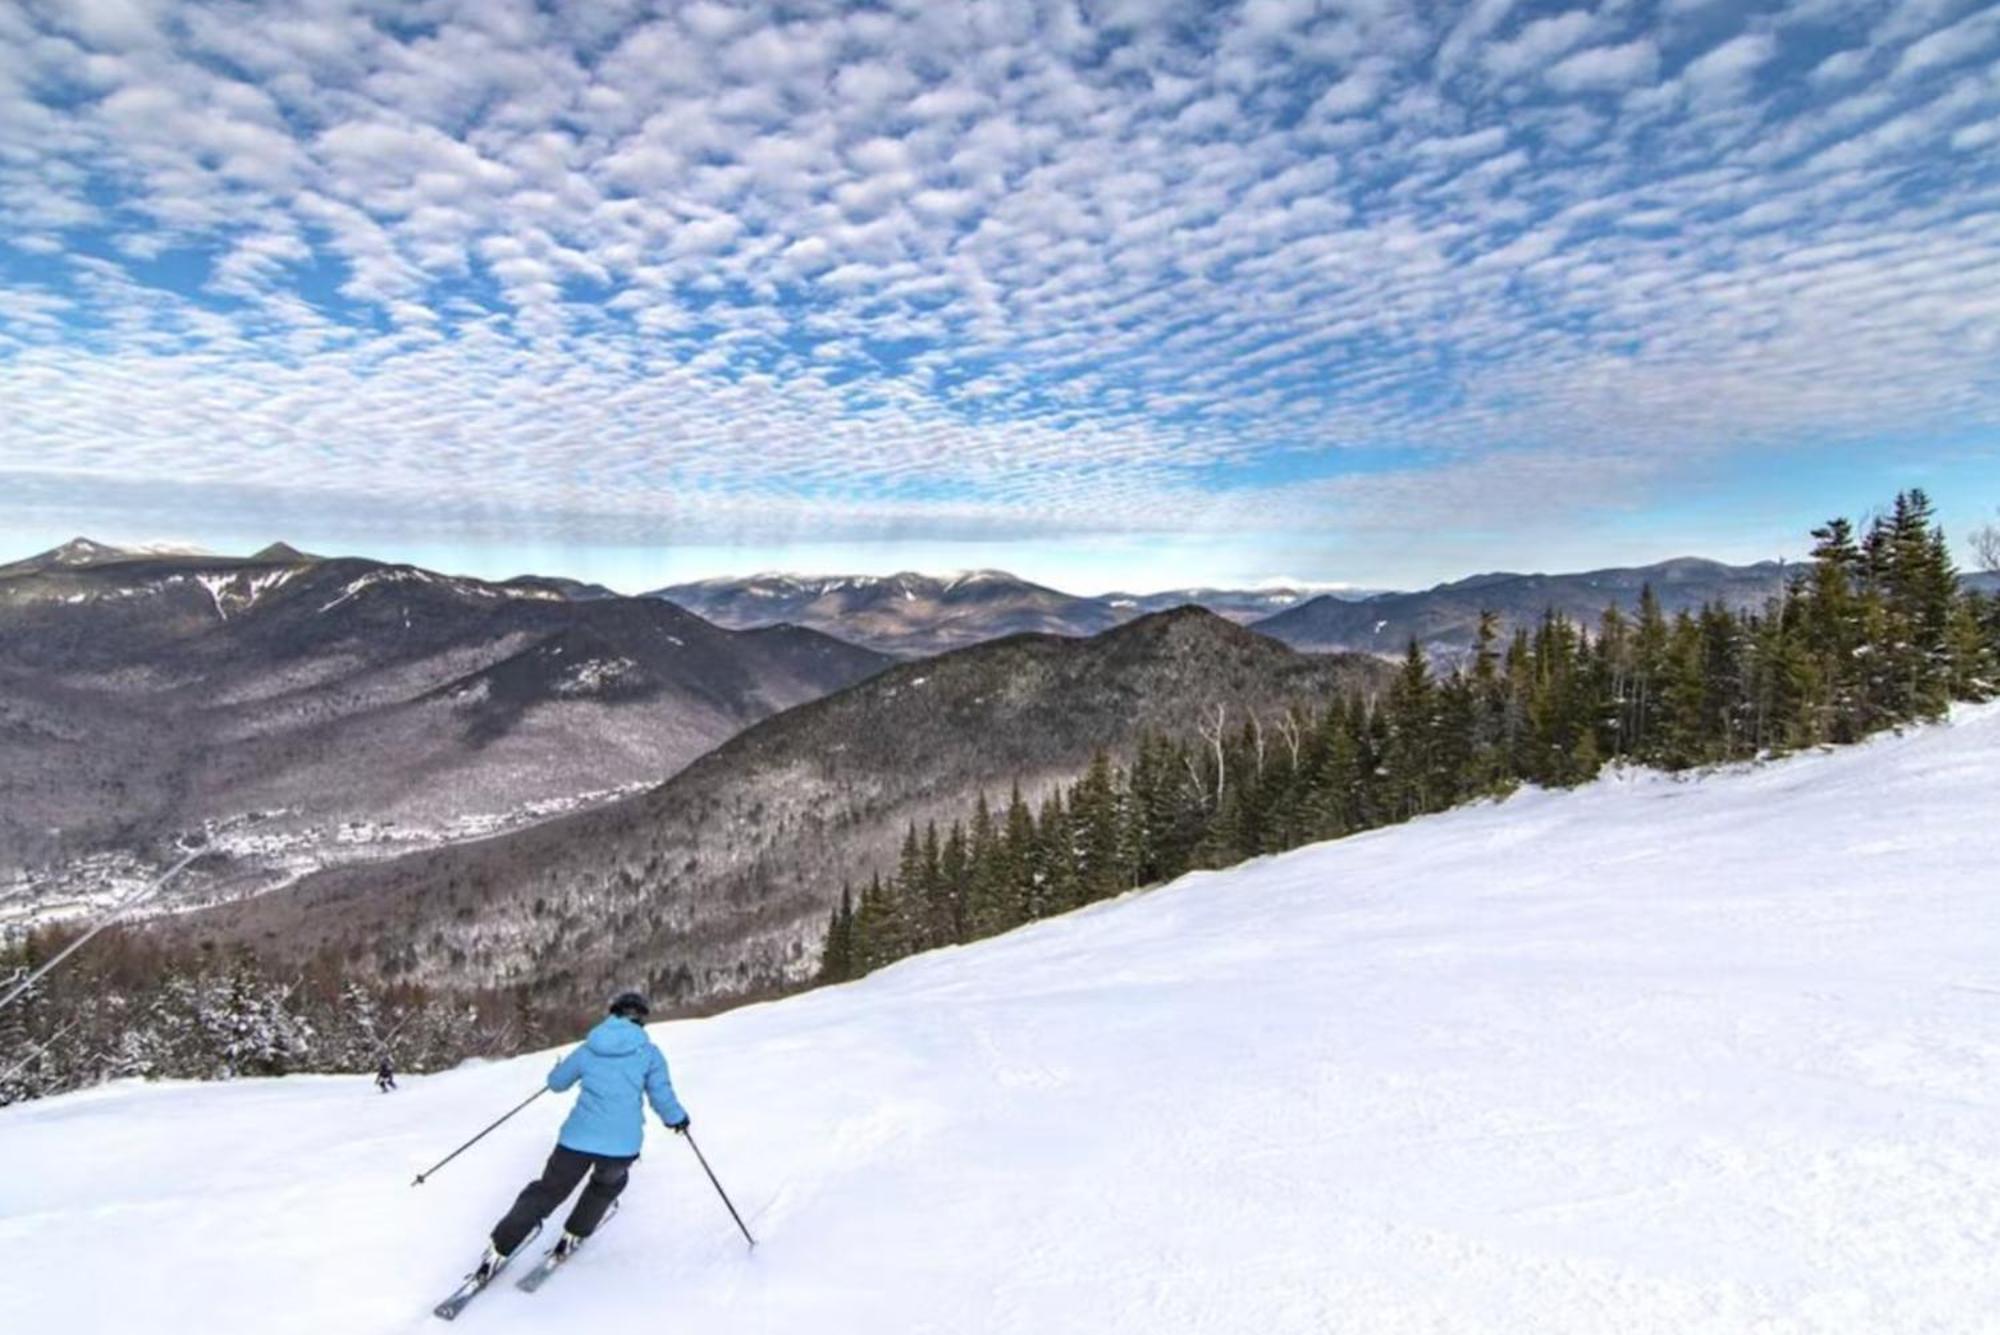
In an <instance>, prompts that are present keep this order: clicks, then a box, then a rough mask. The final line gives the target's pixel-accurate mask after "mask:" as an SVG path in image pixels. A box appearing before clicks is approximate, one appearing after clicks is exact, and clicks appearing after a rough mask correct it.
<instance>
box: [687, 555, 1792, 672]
mask: <svg viewBox="0 0 2000 1335" xmlns="http://www.w3.org/2000/svg"><path fill="white" fill-rule="evenodd" d="M1790 569H1791V568H1790V567H1788V566H1786V565H1785V564H1784V563H1783V562H1780V561H1766V562H1761V563H1759V564H1756V565H1750V566H1731V565H1724V564H1722V563H1721V562H1718V561H1706V560H1702V559H1699V558H1696V557H1682V558H1678V559H1676V560H1671V561H1662V562H1660V563H1658V564H1655V565H1649V566H1637V567H1620V568H1615V569H1605V570H1589V571H1584V572H1582V573H1579V574H1557V575H1546V574H1518V573H1513V572H1504V571H1503V572H1495V573H1491V574H1484V575H1474V576H1472V577H1470V578H1467V579H1461V580H1455V581H1453V582H1451V583H1447V584H1439V585H1437V586H1436V587H1434V588H1430V589H1425V590H1421V591H1418V592H1411V593H1367V592H1363V591H1358V590H1356V591H1342V592H1339V593H1321V594H1318V595H1314V594H1312V593H1310V592H1309V591H1306V590H1303V589H1300V588H1275V589H1221V588H1190V589H1177V590H1169V591H1166V592H1162V593H1151V594H1124V593H1112V594H1104V595H1102V596H1097V597H1084V596H1080V595H1076V594H1069V593H1063V592H1061V591H1059V590H1056V589H1051V588H1047V587H1045V586H1043V585H1039V584H1034V583H1031V582H1029V581H1027V580H1023V579H1020V578H1018V577H1017V576H1014V575H1010V574H1008V573H1006V572H1005V571H999V570H977V571H972V572H970V573H967V574H962V575H956V576H951V577H948V578H936V577H932V576H927V575H918V574H910V573H905V574H900V575H886V576H868V575H850V576H840V577H824V578H822V577H807V576H799V575H757V576H752V577H750V578H747V579H712V580H703V581H700V582H698V583H693V584H677V585H672V586H670V587H667V588H664V589H656V590H654V591H653V593H652V594H651V595H650V596H652V597H656V598H664V599H667V600H669V601H671V602H674V603H677V604H679V605H680V606H683V607H686V608H688V609H689V610H690V611H693V612H696V613H698V614H700V615H701V616H704V617H707V618H708V619H709V620H711V621H714V622H716V623H717V624H719V625H724V626H730V627H734V628H738V629H742V628H748V627H753V626H772V625H801V626H810V627H812V628H813V629H815V630H819V631H824V632H825V633H826V634H828V635H834V636H838V637H840V638H842V639H846V640H849V641H852V642H853V643H856V644H865V645H868V646H869V647H871V648H874V649H877V650H880V651H881V652H884V653H891V654H897V655H899V656H905V657H911V656H921V655H924V654H928V653H936V652H940V651H942V650H944V649H949V648H956V647H960V646H963V645H965V644H972V643H977V642H979V641H981V640H987V639H993V638H995V637H997V636H1000V635H1006V634H1012V633H1015V632H1017V631H1023V630H1035V631H1043V632H1047V633H1050V634H1057V635H1094V634H1097V633H1098V632H1100V631H1102V630H1105V629H1107V628H1109V627H1111V626H1115V625H1119V624H1122V623H1123V622H1125V621H1128V620H1131V619H1132V618H1134V617H1139V616H1144V615H1146V614H1148V613H1151V612H1158V611H1163V610H1165V609H1167V608H1170V607H1179V606H1183V605H1189V604H1192V605H1195V606H1199V607H1203V608H1206V609H1207V610H1209V611H1210V612H1214V613H1216V614H1217V615H1219V616H1223V617H1226V618H1228V619H1229V620H1232V621H1236V622H1239V623H1241V624H1244V625H1247V626H1250V627H1251V628H1252V629H1254V630H1256V631H1257V632H1258V633H1259V634H1261V635H1268V636H1270V637H1271V638H1272V639H1275V640H1279V641H1282V642H1283V643H1285V644H1289V645H1291V646H1292V647H1293V648H1295V649H1307V650H1312V651H1315V652H1327V653H1372V654H1388V655H1393V654H1400V653H1402V651H1403V650H1404V648H1405V647H1406V646H1407V645H1408V644H1409V641H1410V640H1411V639H1412V638H1414V639H1416V640H1417V641H1418V642H1419V643H1420V644H1422V645H1424V646H1425V647H1426V648H1427V649H1430V650H1432V651H1433V652H1435V653H1437V654H1438V655H1439V656H1440V657H1441V658H1445V659H1449V658H1452V657H1455V656H1458V655H1460V654H1462V653H1464V652H1465V651H1466V650H1467V649H1469V648H1470V647H1471V645H1472V641H1473V637H1474V634H1475V633H1476V632H1477V630H1478V626H1479V615H1480V613H1481V612H1482V611H1487V610H1490V611H1493V612H1497V613H1498V614H1499V615H1500V619H1501V624H1502V626H1503V627H1504V628H1512V627H1514V626H1519V625H1524V624H1530V623H1532V622H1533V621H1534V620H1535V619H1537V618H1539V617H1540V616H1541V615H1542V614H1543V613H1544V612H1546V611H1547V610H1549V609H1550V608H1554V609H1556V610H1558V611H1560V612H1562V613H1564V614H1565V615H1567V616H1569V617H1571V618H1573V619H1576V620H1579V621H1582V622H1584V623H1586V624H1592V625H1594V624H1595V623H1596V621H1597V619H1598V617H1599V616H1600V615H1601V614H1602V613H1603V611H1604V609H1605V608H1606V607H1607V606H1608V605H1610V604H1613V603H1616V604H1618V605H1619V606H1620V607H1621V608H1623V609H1625V610H1626V611H1631V610H1633V609H1634V608H1636V607H1637V606H1638V602H1639V592H1640V590H1641V589H1642V588H1644V587H1645V586H1647V585H1651V586H1652V588H1653V591H1654V593H1655V594H1656V595H1657V596H1658V597H1659V599H1660V604H1661V606H1662V608H1663V609H1664V610H1665V611H1666V612H1667V614H1668V615H1672V614H1674V613H1676V612H1680V611H1684V610H1685V611H1692V610H1696V609H1698V608H1700V607H1701V606H1703V605H1704V604H1706V603H1711V602H1720V603H1723V604H1726V605H1728V606H1730V607H1745V606H1757V605H1760V604H1762V603H1763V602H1764V601H1765V600H1766V599H1768V598H1771V597H1773V596H1775V595H1776V594H1777V593H1779V592H1780V591H1781V590H1782V589H1783V588H1784V583H1785V579H1786V578H1787V576H1788V574H1789V573H1790Z"/></svg>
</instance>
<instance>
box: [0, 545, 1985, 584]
mask: <svg viewBox="0 0 2000 1335" xmlns="http://www.w3.org/2000/svg"><path fill="white" fill-rule="evenodd" d="M77 541H83V542H90V543H93V544H96V545H99V546H103V547H108V548H115V549H117V550H119V551H126V552H132V553H134V554H137V555H158V556H162V557H170V556H189V557H213V558H216V559H220V560H247V559H249V558H250V557H252V556H254V555H255V554H256V553H257V552H260V551H263V550H264V549H266V548H268V547H271V546H274V545H277V544H280V543H282V544H283V545H285V546H288V547H291V548H292V549H294V550H296V551H301V552H304V553H307V554H309V555H311V556H313V557H315V558H318V559H323V560H341V559H347V560H363V561H376V562H380V563H383V564H387V565H411V566H418V567H421V568H423V569H426V570H431V571H434V572H436V573H438V574H442V575H452V576H461V577H466V578H471V579H478V580H483V581H486V582H488V583H503V582H505V581H507V580H510V579H521V578H545V579H565V580H575V581H576V582H578V583H583V584H594V585H599V586H601V587H603V588H606V589H609V590H611V591H612V592H613V593H616V594H618V595H620V596H622V597H644V596H646V595H648V594H651V593H654V592H656V591H658V590H660V589H662V588H668V587H672V586H675V585H688V584H699V583H705V582H732V583H747V582H752V581H755V580H759V579H801V580H838V579H875V580H881V579H891V578H894V577H896V576H898V575H913V576H920V577H923V578H926V579H935V580H945V581H949V580H952V579H957V578H963V577H965V576H968V575H976V574H982V573H990V574H996V575H1004V576H1007V577H1009V578H1012V579H1017V580H1021V581H1023V582H1025V583H1029V584H1035V585H1039V586H1041V587H1043V588H1048V589H1052V590H1054V591H1055V592H1057V593H1062V594H1066V595H1069V596H1071V597H1077V598H1092V599H1103V598H1110V597H1115V596H1119V595H1131V596H1135V597H1157V596H1159V595H1161V594H1169V593H1180V592H1197V591H1201V590H1210V591H1216V592H1263V591H1271V592H1275V591H1280V590H1289V591H1293V592H1298V593H1303V594H1307V595H1308V596H1317V595H1319V594H1351V595H1355V596H1359V597H1368V596H1374V595H1378V594H1397V593H1422V592H1425V591H1427V590H1429V589H1434V588H1437V587H1439V586H1440V585H1445V584H1452V583H1457V582H1459V581H1461V580H1466V579H1474V578H1479V577H1482V576H1538V575H1542V576H1561V575H1579V574H1591V573H1596V572H1600V571H1607V570H1633V569H1648V568H1652V567H1655V566H1661V565H1666V564H1669V563H1672V562H1675V561H1683V560H1699V561H1715V562H1716V563H1717V564H1720V565H1726V566H1731V567H1734V568H1738V569H1742V568H1747V567H1750V566H1755V565H1762V564H1767V563H1768V564H1778V565H1793V564H1797V563H1798V562H1799V561H1800V560H1801V559H1802V558H1801V557H1795V556H1782V555H1781V556H1767V557H1761V558H1757V559H1754V560H1749V561H1727V560H1722V559H1720V558H1717V557H1712V556H1709V555H1706V554H1704V553H1701V552H1693V551H1681V552H1677V553H1675V554H1674V555H1672V556H1663V557H1659V558H1657V559H1654V560H1646V561H1631V562H1616V563H1611V564H1588V565H1579V566H1572V567H1561V568H1554V567H1550V568H1528V567H1518V568H1515V567H1494V568H1489V569H1484V570H1466V571H1462V572H1460V573H1458V574H1456V575H1452V576H1449V577H1447V578H1444V579H1439V580H1433V581H1431V582H1429V583H1427V584H1421V585H1410V586H1403V587H1393V588H1392V587H1386V586H1381V585H1360V584H1350V583H1340V582H1331V581H1309V580H1299V579H1288V578H1285V577H1282V576H1266V577H1263V578H1260V579H1252V580H1228V581H1217V580H1213V579H1210V580H1202V581H1196V582H1187V581H1176V582H1173V583H1169V584H1161V585H1158V586H1156V587H1130V586H1120V587H1115V588H1104V589H1097V590H1095V591H1084V589H1083V588H1080V587H1075V586H1065V585H1063V584H1060V583H1054V582H1051V581H1049V580H1045V579H1038V578H1035V577H1034V576H1032V575H1028V574H1024V573H1023V572H1021V571H1017V570H1010V569H1006V568H1004V567H996V566H967V567H957V568H942V567H933V568H921V567H909V566H903V567H898V568H895V569H881V570H857V569H833V570H822V571H814V570H800V569H776V568H765V569H758V570H741V569H738V570H731V571H725V572H723V573H718V574H711V575H695V576H690V577H687V578H681V579H672V580H666V581H662V582H661V583H658V584H648V585H645V586H644V587H633V588H620V587H618V586H617V585H614V584H611V583H608V582H606V581H604V580H600V579H588V578H584V577H582V576H578V575H574V574H571V573H568V572H566V571H563V570H558V569H527V568H514V567H511V566H507V567H492V568H490V569H475V568H470V567H466V566H452V565H442V564H434V563H432V562H429V561H426V560H418V559H411V558H408V557H406V556H400V555H379V554H376V553H373V552H368V551H363V550H357V549H333V550H321V549H320V548H318V547H316V546H315V545H313V544H310V543H301V542H294V541H292V540H290V539H286V538H273V539H271V540H270V541H268V542H261V543H256V544H254V545H251V546H242V544H237V546H241V547H242V550H221V549H218V548H215V547H211V546H208V545H206V544H200V543H194V542H189V541H185V540H177V539H162V538H150V539H127V540H122V541H121V540H115V539H112V538H106V537H102V536H99V535H98V534H92V533H71V534H70V535H69V536H68V537H66V538H63V539H61V540H59V541H54V542H43V543H41V544H40V545H38V546H35V547H33V548H32V549H31V550H28V551H24V552H19V553H0V566H5V565H9V564H12V563H14V562H17V561H21V560H26V559H29V558H31V557H35V556H39V555H42V554H44V553H47V552H50V551H54V550H56V549H58V548H60V547H63V546H66V545H68V544H69V543H72V542H77ZM502 568H504V569H506V570H507V572H508V573H505V574H500V573H493V572H494V571H495V570H498V569H502ZM1963 568H1964V569H1966V570H1970V569H1972V566H1971V565H1970V564H1967V565H1966V566H1964V567H1963Z"/></svg>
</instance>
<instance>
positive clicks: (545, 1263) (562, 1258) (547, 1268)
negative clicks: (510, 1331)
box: [514, 1201, 618, 1293]
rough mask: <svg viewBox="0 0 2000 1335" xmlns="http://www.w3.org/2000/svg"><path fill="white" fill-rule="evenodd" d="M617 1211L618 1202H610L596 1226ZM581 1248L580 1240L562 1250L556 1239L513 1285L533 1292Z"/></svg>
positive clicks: (521, 1289) (605, 1221)
mask: <svg viewBox="0 0 2000 1335" xmlns="http://www.w3.org/2000/svg"><path fill="white" fill-rule="evenodd" d="M617 1213H618V1203H617V1202H616V1201H613V1202H612V1203H611V1210H610V1212H609V1213H607V1214H606V1215H605V1216H604V1218H603V1219H601V1220H599V1221H598V1224H597V1226H598V1227H599V1228H603V1227H604V1226H605V1225H606V1224H608V1223H610V1222H611V1219H612V1216H614V1215H616V1214H617ZM591 1236H592V1237H595V1236H596V1234H594V1233H593V1234H592V1235H591ZM586 1241H587V1239H586ZM581 1250H583V1243H582V1242H579V1243H577V1244H576V1246H575V1247H574V1248H572V1249H571V1250H569V1251H564V1250H563V1249H562V1243H561V1241H560V1240H558V1241H557V1243H556V1245H555V1246H553V1247H551V1248H549V1249H548V1250H547V1251H546V1252H543V1253H542V1259H541V1260H540V1261H538V1262H536V1263H535V1268H534V1269H533V1270H530V1271H529V1272H528V1273H527V1274H525V1275H523V1276H521V1278H520V1279H518V1280H516V1281H515V1282H514V1287H515V1288H517V1289H519V1290H520V1291H521V1292H523V1293H533V1292H534V1291H535V1290H536V1289H539V1288H540V1287H542V1285H544V1284H546V1283H548V1281H549V1276H550V1275H553V1274H555V1272H556V1271H558V1270H560V1269H562V1268H563V1263H564V1262H566V1261H568V1260H569V1258H570V1257H572V1256H575V1255H576V1254H577V1252H579V1251H581Z"/></svg>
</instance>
